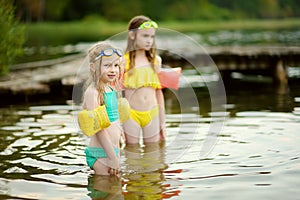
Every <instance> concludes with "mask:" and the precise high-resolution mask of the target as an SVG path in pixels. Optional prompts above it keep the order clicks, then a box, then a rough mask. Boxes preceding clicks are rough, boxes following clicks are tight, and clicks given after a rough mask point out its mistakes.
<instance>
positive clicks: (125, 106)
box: [118, 98, 130, 123]
mask: <svg viewBox="0 0 300 200" xmlns="http://www.w3.org/2000/svg"><path fill="white" fill-rule="evenodd" d="M118 101H119V116H120V122H121V123H123V122H125V121H127V120H128V119H129V112H130V106H129V103H128V101H127V99H125V98H119V100H118Z"/></svg>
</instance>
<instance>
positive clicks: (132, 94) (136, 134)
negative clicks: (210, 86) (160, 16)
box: [123, 16, 165, 144]
mask: <svg viewBox="0 0 300 200" xmlns="http://www.w3.org/2000/svg"><path fill="white" fill-rule="evenodd" d="M156 28H157V24H156V23H155V22H154V21H152V20H151V19H150V18H148V17H146V16H136V17H134V18H133V19H131V20H130V22H129V25H128V31H129V32H128V38H127V48H126V54H125V56H124V58H125V59H126V60H125V62H126V65H125V74H124V79H123V87H124V88H125V98H126V99H127V100H128V102H129V104H130V107H131V110H130V119H129V120H128V121H126V122H125V123H124V125H123V127H124V131H125V136H126V142H127V143H128V144H137V143H139V140H140V131H141V130H142V133H143V142H144V143H150V142H158V141H160V140H164V139H165V110H164V97H163V93H162V90H161V85H160V81H159V79H158V76H157V73H158V72H159V71H160V68H161V58H160V57H159V56H158V55H157V53H156V45H155V31H156Z"/></svg>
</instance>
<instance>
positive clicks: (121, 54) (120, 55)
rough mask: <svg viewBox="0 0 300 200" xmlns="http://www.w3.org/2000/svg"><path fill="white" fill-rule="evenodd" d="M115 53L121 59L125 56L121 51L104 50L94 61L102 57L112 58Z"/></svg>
mask: <svg viewBox="0 0 300 200" xmlns="http://www.w3.org/2000/svg"><path fill="white" fill-rule="evenodd" d="M113 53H116V54H117V55H118V56H119V57H122V56H123V52H122V50H120V49H104V50H102V51H101V52H100V53H99V55H98V56H97V57H96V58H95V59H94V61H97V60H98V59H99V58H101V57H102V56H111V55H113Z"/></svg>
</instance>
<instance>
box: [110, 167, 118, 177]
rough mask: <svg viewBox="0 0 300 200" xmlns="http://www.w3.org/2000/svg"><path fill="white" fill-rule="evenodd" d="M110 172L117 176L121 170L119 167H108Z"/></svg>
mask: <svg viewBox="0 0 300 200" xmlns="http://www.w3.org/2000/svg"><path fill="white" fill-rule="evenodd" d="M108 173H109V175H111V176H117V177H119V176H120V170H119V169H113V168H109V169H108Z"/></svg>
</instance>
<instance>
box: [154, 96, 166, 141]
mask: <svg viewBox="0 0 300 200" xmlns="http://www.w3.org/2000/svg"><path fill="white" fill-rule="evenodd" d="M156 98H157V103H158V105H159V125H160V132H159V133H160V139H161V140H165V138H166V120H165V101H164V95H163V92H162V90H156Z"/></svg>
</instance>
